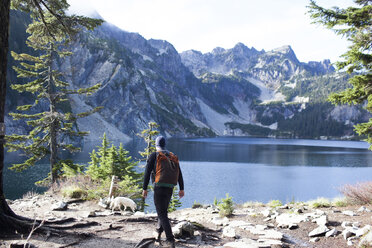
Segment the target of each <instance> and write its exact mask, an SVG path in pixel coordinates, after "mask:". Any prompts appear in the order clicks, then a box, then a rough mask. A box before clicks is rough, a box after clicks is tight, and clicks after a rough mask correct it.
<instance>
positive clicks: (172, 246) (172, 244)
mask: <svg viewBox="0 0 372 248" xmlns="http://www.w3.org/2000/svg"><path fill="white" fill-rule="evenodd" d="M162 247H167V248H175V247H176V241H174V240H167V241H165V242H164V243H163V244H162Z"/></svg>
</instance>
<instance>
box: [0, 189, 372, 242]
mask: <svg viewBox="0 0 372 248" xmlns="http://www.w3.org/2000/svg"><path fill="white" fill-rule="evenodd" d="M8 202H9V205H10V207H11V208H12V210H13V211H14V212H15V213H16V214H19V215H21V216H25V217H29V218H33V219H40V220H43V219H44V220H49V221H50V220H68V222H69V223H68V225H69V228H68V229H66V230H67V232H68V233H69V235H63V236H61V237H60V236H53V235H49V236H48V235H46V236H45V235H41V234H33V235H32V236H31V237H30V238H29V239H28V240H27V242H28V243H29V244H32V245H33V246H34V247H135V246H136V245H137V244H138V243H139V242H140V241H141V240H142V241H146V240H147V242H148V244H147V245H143V246H141V247H161V246H159V244H158V243H154V242H152V241H151V239H149V238H152V237H153V231H154V230H155V226H156V214H154V213H143V212H135V213H132V212H126V211H122V212H120V211H115V212H112V211H111V210H108V209H104V208H102V207H100V206H99V205H98V202H94V201H81V200H71V199H62V198H59V197H58V196H54V195H49V194H45V195H34V196H30V197H27V198H24V199H20V200H15V201H8ZM371 210H372V206H356V205H352V206H348V207H329V208H316V209H315V208H311V207H310V206H308V205H306V204H304V203H293V204H286V205H284V206H276V207H270V206H267V205H264V204H253V203H252V204H244V205H243V206H236V207H235V210H234V212H233V215H232V216H230V217H220V216H219V214H218V209H216V208H215V207H214V206H213V205H208V206H200V207H199V208H194V209H192V208H188V209H181V210H177V211H175V212H173V213H170V214H169V216H170V218H171V221H172V226H173V227H174V233H175V234H177V238H178V239H177V243H176V247H221V248H222V247H245V248H250V247H252V248H256V247H260V248H261V247H262V248H263V247H317V248H318V247H319V248H323V247H324V248H326V247H327V248H328V247H338V248H339V247H372V227H371V223H372V211H371ZM164 238H165V237H163V239H164ZM26 239H27V238H25V237H23V238H22V237H9V238H7V239H3V240H1V241H0V247H17V246H16V244H18V245H23V244H24V243H25V242H26Z"/></svg>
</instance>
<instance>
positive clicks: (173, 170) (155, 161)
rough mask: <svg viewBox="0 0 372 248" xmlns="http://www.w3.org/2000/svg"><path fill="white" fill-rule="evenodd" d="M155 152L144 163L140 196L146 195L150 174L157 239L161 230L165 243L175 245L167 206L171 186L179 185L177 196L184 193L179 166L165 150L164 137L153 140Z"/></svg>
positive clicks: (170, 245) (174, 157)
mask: <svg viewBox="0 0 372 248" xmlns="http://www.w3.org/2000/svg"><path fill="white" fill-rule="evenodd" d="M155 146H156V152H153V153H152V154H151V155H150V156H149V158H148V160H147V164H146V171H145V176H144V181H143V191H142V196H143V197H144V198H146V197H147V186H148V184H149V180H150V176H151V179H152V182H153V183H154V203H155V207H156V212H157V214H158V227H157V229H156V231H157V241H158V242H159V243H160V237H161V234H162V232H163V231H165V235H166V237H167V241H166V243H167V245H168V246H169V247H175V240H174V236H173V233H172V228H171V225H170V222H169V219H168V206H169V202H170V200H171V197H172V194H173V187H174V186H176V185H177V182H178V184H179V187H180V191H179V197H180V198H182V197H183V196H184V195H185V192H184V185H183V178H182V173H181V168H180V167H179V161H178V157H177V156H176V155H174V154H173V153H172V152H169V151H167V150H165V138H164V137H163V136H159V137H157V138H156V140H155Z"/></svg>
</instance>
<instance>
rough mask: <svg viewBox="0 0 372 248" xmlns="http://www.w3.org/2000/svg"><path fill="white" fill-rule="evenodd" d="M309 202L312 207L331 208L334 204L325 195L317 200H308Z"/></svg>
mask: <svg viewBox="0 0 372 248" xmlns="http://www.w3.org/2000/svg"><path fill="white" fill-rule="evenodd" d="M307 204H308V205H309V206H310V207H312V208H329V207H331V206H332V204H331V201H330V200H329V199H327V198H324V197H319V198H318V199H316V200H312V201H308V202H307Z"/></svg>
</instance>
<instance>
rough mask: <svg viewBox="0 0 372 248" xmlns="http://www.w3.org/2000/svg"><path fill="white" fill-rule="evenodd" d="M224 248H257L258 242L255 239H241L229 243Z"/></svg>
mask: <svg viewBox="0 0 372 248" xmlns="http://www.w3.org/2000/svg"><path fill="white" fill-rule="evenodd" d="M224 247H230V248H257V247H258V245H257V242H256V241H254V240H253V239H247V238H244V239H239V240H236V241H235V242H229V243H226V244H224Z"/></svg>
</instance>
